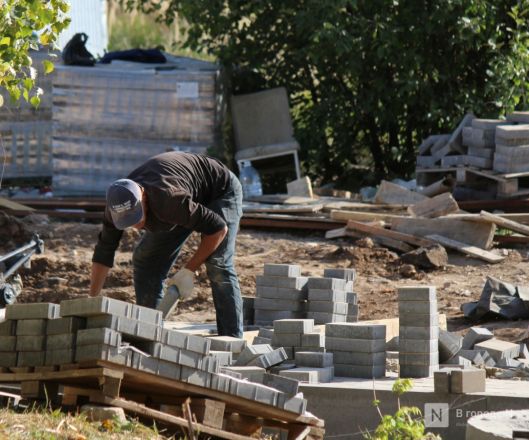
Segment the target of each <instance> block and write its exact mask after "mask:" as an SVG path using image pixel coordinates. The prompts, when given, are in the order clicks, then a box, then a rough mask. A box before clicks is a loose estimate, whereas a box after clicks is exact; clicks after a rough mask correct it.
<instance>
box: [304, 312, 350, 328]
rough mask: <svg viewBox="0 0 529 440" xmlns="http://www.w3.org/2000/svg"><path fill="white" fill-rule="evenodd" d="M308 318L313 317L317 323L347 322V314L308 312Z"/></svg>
mask: <svg viewBox="0 0 529 440" xmlns="http://www.w3.org/2000/svg"><path fill="white" fill-rule="evenodd" d="M307 318H310V319H313V320H314V323H315V324H318V325H323V324H327V323H329V322H346V321H347V315H341V314H339V313H326V312H310V311H309V312H307Z"/></svg>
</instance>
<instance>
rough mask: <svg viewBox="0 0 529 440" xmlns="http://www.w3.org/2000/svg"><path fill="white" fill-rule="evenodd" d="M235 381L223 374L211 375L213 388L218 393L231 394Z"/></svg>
mask: <svg viewBox="0 0 529 440" xmlns="http://www.w3.org/2000/svg"><path fill="white" fill-rule="evenodd" d="M232 381H233V377H231V376H229V375H227V374H222V373H216V374H212V375H211V388H213V389H214V390H217V391H221V392H223V393H229V392H230V387H231V383H232Z"/></svg>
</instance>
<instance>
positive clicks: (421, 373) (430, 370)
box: [399, 365, 439, 378]
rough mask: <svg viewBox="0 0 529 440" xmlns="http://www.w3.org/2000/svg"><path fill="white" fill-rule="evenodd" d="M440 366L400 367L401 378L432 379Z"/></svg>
mask: <svg viewBox="0 0 529 440" xmlns="http://www.w3.org/2000/svg"><path fill="white" fill-rule="evenodd" d="M438 370H439V365H399V377H409V378H419V377H431V376H432V375H433V374H434V372H435V371H438Z"/></svg>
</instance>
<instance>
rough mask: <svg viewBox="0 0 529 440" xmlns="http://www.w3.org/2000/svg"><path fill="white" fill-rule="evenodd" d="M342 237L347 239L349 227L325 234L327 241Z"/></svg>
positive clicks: (332, 230)
mask: <svg viewBox="0 0 529 440" xmlns="http://www.w3.org/2000/svg"><path fill="white" fill-rule="evenodd" d="M342 237H347V227H343V228H337V229H331V230H329V231H326V232H325V238H327V239H332V238H342Z"/></svg>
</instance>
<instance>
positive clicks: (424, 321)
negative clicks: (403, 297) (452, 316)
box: [399, 313, 439, 327]
mask: <svg viewBox="0 0 529 440" xmlns="http://www.w3.org/2000/svg"><path fill="white" fill-rule="evenodd" d="M399 325H401V326H404V327H407V326H415V327H438V326H439V313H435V314H428V313H408V314H406V315H402V316H399Z"/></svg>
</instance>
